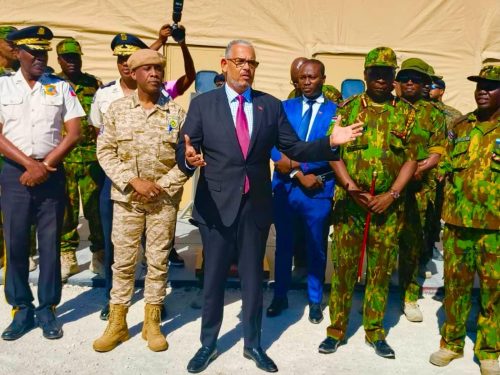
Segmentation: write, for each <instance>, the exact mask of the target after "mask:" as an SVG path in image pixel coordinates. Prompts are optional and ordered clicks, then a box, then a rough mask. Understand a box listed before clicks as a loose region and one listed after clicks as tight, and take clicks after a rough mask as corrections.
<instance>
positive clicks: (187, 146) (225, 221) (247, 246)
mask: <svg viewBox="0 0 500 375" xmlns="http://www.w3.org/2000/svg"><path fill="white" fill-rule="evenodd" d="M258 64H259V63H258V62H257V61H256V60H255V50H254V48H253V46H252V45H251V44H250V43H249V42H247V41H243V40H236V41H232V42H230V43H229V45H228V47H227V48H226V53H225V57H224V58H223V59H222V60H221V67H222V71H223V72H224V74H225V76H226V84H225V86H224V87H223V88H222V89H221V90H213V91H210V92H207V93H205V94H203V95H200V96H198V97H196V98H195V99H194V100H193V101H192V102H191V105H190V109H189V112H188V115H187V118H186V122H185V124H184V127H183V129H182V131H181V141H180V142H179V144H178V147H177V154H176V157H177V163H178V165H179V168H181V169H182V170H183V171H184V173H186V174H188V175H191V174H193V172H194V170H195V169H196V167H203V168H202V169H201V173H200V179H199V181H198V187H197V191H196V197H195V201H194V209H193V219H194V220H196V221H197V222H198V224H199V230H200V233H201V238H202V243H203V252H204V262H205V263H204V266H205V273H204V285H203V312H202V328H201V343H202V347H201V348H200V349H199V350H198V352H197V353H196V354H195V356H194V357H193V358H192V359H191V361H190V362H189V364H188V367H187V369H188V371H189V372H192V373H196V372H200V371H203V370H204V369H205V368H206V367H207V366H208V364H209V363H210V361H212V360H213V359H215V357H216V356H217V349H216V342H217V336H218V334H219V330H220V327H221V324H222V315H223V309H224V285H225V281H226V276H227V273H228V270H229V267H230V263H231V260H232V259H233V256H234V255H235V254H236V256H237V258H238V272H239V275H240V279H241V291H242V301H243V307H242V321H243V331H244V352H243V355H244V357H245V358H249V359H252V360H254V361H255V363H256V364H257V367H259V368H261V369H263V370H264V371H268V372H276V371H278V368H277V367H276V365H275V364H274V362H273V361H272V359H271V358H269V357H268V356H267V355H266V353H265V352H264V351H263V350H262V349H261V347H260V336H261V322H262V280H263V271H262V262H263V258H264V252H265V245H266V240H267V237H268V233H269V227H270V225H271V222H272V215H273V212H272V196H271V178H270V170H269V159H270V155H271V149H272V147H273V146H276V147H277V148H278V149H279V150H280V151H281V152H283V153H284V154H286V155H287V156H289V157H290V158H291V159H293V160H299V161H305V160H310V161H320V160H334V159H336V158H337V157H338V152H337V150H336V148H337V146H338V145H339V144H342V143H346V142H349V141H351V140H353V139H355V138H356V137H357V136H359V135H360V134H361V128H360V124H359V125H354V126H352V127H345V128H340V127H334V129H333V132H332V135H331V136H330V137H326V136H325V137H323V138H321V139H318V140H316V141H315V142H311V143H305V142H302V141H300V140H299V138H298V137H297V134H296V133H295V131H294V130H293V129H292V128H291V126H290V124H289V123H288V121H287V120H286V115H285V112H284V110H283V106H282V104H281V102H280V101H279V100H278V99H276V98H274V97H272V96H270V95H268V94H265V93H263V92H260V91H256V90H252V88H251V85H252V82H253V79H254V74H255V69H256V68H257V66H258ZM200 151H201V152H203V155H201V154H200Z"/></svg>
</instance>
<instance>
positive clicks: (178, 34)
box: [172, 0, 186, 43]
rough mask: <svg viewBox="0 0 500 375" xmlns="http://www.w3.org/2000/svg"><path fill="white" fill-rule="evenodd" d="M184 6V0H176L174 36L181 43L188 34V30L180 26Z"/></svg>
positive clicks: (173, 16)
mask: <svg viewBox="0 0 500 375" xmlns="http://www.w3.org/2000/svg"><path fill="white" fill-rule="evenodd" d="M183 6H184V0H174V9H173V12H172V21H174V23H173V24H172V38H174V40H175V41H176V42H177V43H179V42H181V41H183V40H184V37H185V36H186V32H185V31H184V29H181V28H180V27H179V22H181V18H182V7H183Z"/></svg>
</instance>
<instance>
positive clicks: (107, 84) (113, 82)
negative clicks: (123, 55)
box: [99, 81, 116, 89]
mask: <svg viewBox="0 0 500 375" xmlns="http://www.w3.org/2000/svg"><path fill="white" fill-rule="evenodd" d="M113 85H116V81H111V82H108V83H106V84H104V85H102V86H101V87H99V88H100V89H105V88H106V87H110V86H113Z"/></svg>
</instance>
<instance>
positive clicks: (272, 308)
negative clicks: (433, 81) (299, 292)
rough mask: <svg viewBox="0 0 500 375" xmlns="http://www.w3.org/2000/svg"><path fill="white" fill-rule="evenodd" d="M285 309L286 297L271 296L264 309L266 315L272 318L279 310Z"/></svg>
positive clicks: (286, 307) (279, 312)
mask: <svg viewBox="0 0 500 375" xmlns="http://www.w3.org/2000/svg"><path fill="white" fill-rule="evenodd" d="M285 309H288V298H286V297H285V298H273V300H272V301H271V304H270V305H269V307H268V308H267V310H266V316H268V317H269V318H274V317H275V316H278V315H281V312H282V311H283V310H285Z"/></svg>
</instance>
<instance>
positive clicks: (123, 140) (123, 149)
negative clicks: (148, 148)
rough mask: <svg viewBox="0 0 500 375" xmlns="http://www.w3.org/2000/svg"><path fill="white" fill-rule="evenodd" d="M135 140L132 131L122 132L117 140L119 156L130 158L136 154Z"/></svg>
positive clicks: (123, 158) (124, 159)
mask: <svg viewBox="0 0 500 375" xmlns="http://www.w3.org/2000/svg"><path fill="white" fill-rule="evenodd" d="M133 141H134V137H133V136H132V133H122V134H119V135H118V136H117V137H116V142H117V143H118V151H117V152H118V157H119V158H120V159H121V160H123V161H126V160H130V159H132V157H133V156H134V149H133Z"/></svg>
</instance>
